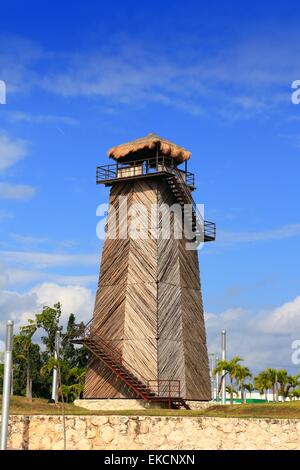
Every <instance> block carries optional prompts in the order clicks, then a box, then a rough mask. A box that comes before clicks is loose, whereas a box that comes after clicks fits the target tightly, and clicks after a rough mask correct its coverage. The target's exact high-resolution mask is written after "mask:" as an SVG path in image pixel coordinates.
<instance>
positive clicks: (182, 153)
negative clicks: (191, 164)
mask: <svg viewBox="0 0 300 470" xmlns="http://www.w3.org/2000/svg"><path fill="white" fill-rule="evenodd" d="M157 146H158V149H159V155H165V156H169V157H172V158H174V159H175V160H176V161H177V162H178V163H181V162H184V161H185V160H188V159H189V158H190V155H191V152H189V151H188V150H186V149H184V148H183V147H179V146H178V145H176V144H173V142H170V141H169V140H166V139H163V138H162V137H159V136H158V135H156V134H153V133H151V134H148V135H147V136H146V137H142V138H141V139H137V140H133V141H132V142H127V143H126V144H121V145H117V146H116V147H112V148H111V149H109V151H108V152H107V154H108V156H109V157H110V158H113V159H115V160H119V159H120V158H125V157H130V154H134V153H140V152H141V151H143V150H146V151H151V150H153V151H155V150H156V148H157Z"/></svg>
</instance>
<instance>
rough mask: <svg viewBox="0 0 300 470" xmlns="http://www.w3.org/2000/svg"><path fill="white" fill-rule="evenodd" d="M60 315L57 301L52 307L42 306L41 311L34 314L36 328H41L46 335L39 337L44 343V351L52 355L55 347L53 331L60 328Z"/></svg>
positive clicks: (59, 306) (59, 305)
mask: <svg viewBox="0 0 300 470" xmlns="http://www.w3.org/2000/svg"><path fill="white" fill-rule="evenodd" d="M60 317H61V304H60V302H58V303H57V304H54V306H53V307H43V310H42V313H38V314H37V315H36V316H35V319H36V325H37V328H42V329H43V330H44V331H45V333H46V336H42V337H41V341H42V343H43V344H44V345H45V348H46V351H45V352H46V353H47V354H48V355H51V356H53V355H54V349H55V333H56V331H57V330H60V331H61V330H62V327H61V326H60V324H59V320H60Z"/></svg>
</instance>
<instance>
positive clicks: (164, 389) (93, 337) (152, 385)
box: [75, 320, 180, 401]
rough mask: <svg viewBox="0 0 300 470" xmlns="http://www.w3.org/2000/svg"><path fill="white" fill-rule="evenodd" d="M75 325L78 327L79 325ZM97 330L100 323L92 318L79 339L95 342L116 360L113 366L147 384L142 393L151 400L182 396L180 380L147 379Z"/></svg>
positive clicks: (84, 341)
mask: <svg viewBox="0 0 300 470" xmlns="http://www.w3.org/2000/svg"><path fill="white" fill-rule="evenodd" d="M75 326H76V327H77V325H75ZM97 330H98V325H97V324H94V321H93V320H90V321H89V322H88V323H87V325H86V326H84V325H82V328H81V332H80V339H79V340H78V341H79V342H81V343H83V344H84V343H86V344H87V345H88V342H89V341H92V342H94V343H95V344H96V345H97V346H98V347H100V348H101V350H102V351H103V353H104V354H105V355H106V356H107V357H109V358H110V359H111V360H112V361H113V362H114V364H115V365H114V366H113V367H119V368H121V369H122V370H123V371H124V372H125V373H126V374H127V376H128V377H131V378H132V380H134V379H135V380H139V382H140V383H141V384H143V385H144V386H145V389H144V391H143V392H142V393H143V394H145V396H146V397H147V398H148V399H149V400H159V399H164V400H167V401H170V400H171V399H172V398H180V380H147V379H145V378H144V377H143V376H142V375H141V374H140V373H139V372H138V371H137V370H135V369H134V367H132V365H131V364H129V363H128V362H127V361H125V360H124V358H123V356H122V354H121V352H120V351H118V350H117V349H116V348H115V347H114V346H112V345H111V344H109V342H108V341H106V340H104V339H103V338H102V337H101V335H100V334H99V333H97ZM98 331H99V330H98ZM77 335H78V329H77V328H76V336H77ZM77 337H78V336H77ZM76 342H77V340H76ZM135 388H136V385H135ZM150 394H151V395H150Z"/></svg>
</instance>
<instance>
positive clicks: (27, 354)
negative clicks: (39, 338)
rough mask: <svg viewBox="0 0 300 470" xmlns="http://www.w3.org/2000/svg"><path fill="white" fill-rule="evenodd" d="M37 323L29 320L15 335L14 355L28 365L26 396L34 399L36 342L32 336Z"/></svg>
mask: <svg viewBox="0 0 300 470" xmlns="http://www.w3.org/2000/svg"><path fill="white" fill-rule="evenodd" d="M36 329H37V328H36V325H35V323H34V322H33V321H32V320H29V324H28V325H27V326H23V327H21V328H20V334H18V335H15V336H14V349H13V355H14V357H15V358H16V359H17V360H19V361H22V362H23V361H24V363H25V366H26V398H28V400H30V401H31V400H32V365H33V364H32V356H33V353H34V344H33V343H32V337H33V335H34V333H35V332H36Z"/></svg>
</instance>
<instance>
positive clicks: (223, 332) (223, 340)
mask: <svg viewBox="0 0 300 470" xmlns="http://www.w3.org/2000/svg"><path fill="white" fill-rule="evenodd" d="M221 350H222V361H226V331H225V330H222V331H221ZM225 374H226V372H225V370H222V405H226V375H225Z"/></svg>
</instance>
